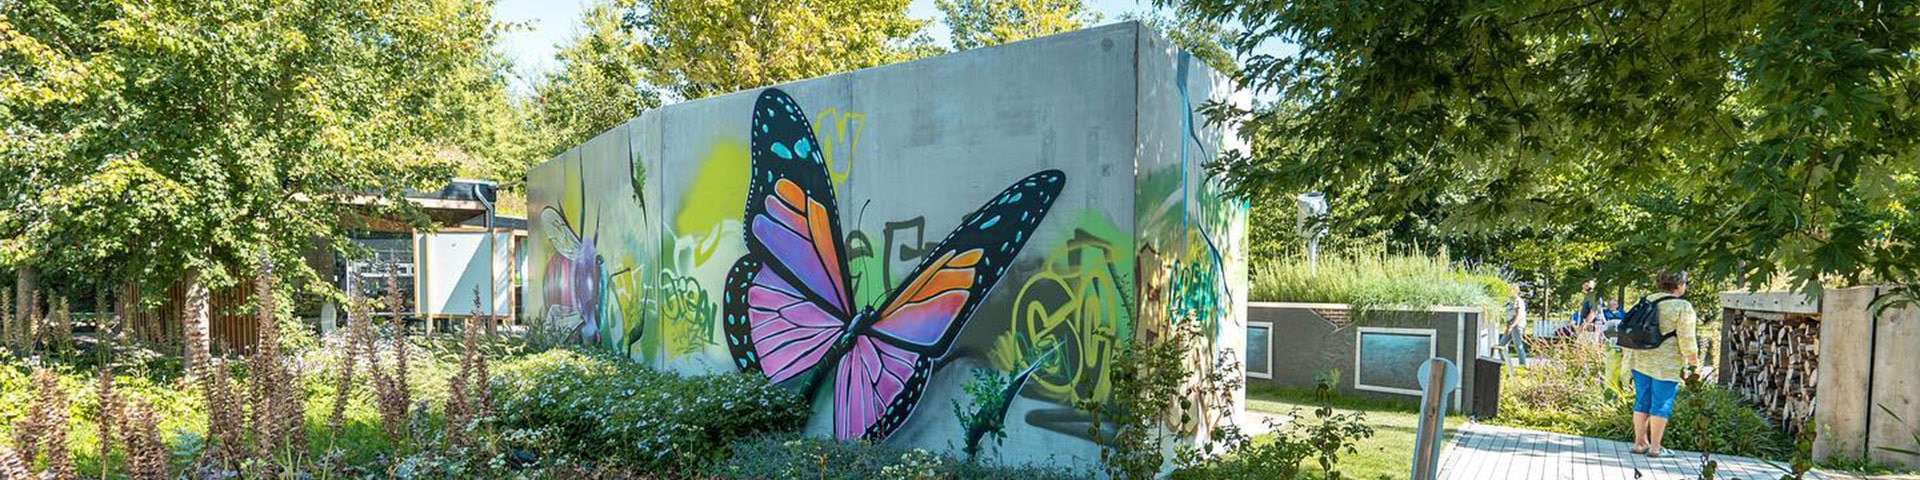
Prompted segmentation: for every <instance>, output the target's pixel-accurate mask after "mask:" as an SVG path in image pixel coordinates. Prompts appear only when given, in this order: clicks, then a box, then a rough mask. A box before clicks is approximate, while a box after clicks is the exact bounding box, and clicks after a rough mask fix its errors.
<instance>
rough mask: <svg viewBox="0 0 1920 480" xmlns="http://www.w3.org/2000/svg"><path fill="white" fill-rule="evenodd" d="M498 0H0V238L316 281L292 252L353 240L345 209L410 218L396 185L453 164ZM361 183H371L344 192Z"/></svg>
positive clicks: (95, 273) (89, 270) (201, 269)
mask: <svg viewBox="0 0 1920 480" xmlns="http://www.w3.org/2000/svg"><path fill="white" fill-rule="evenodd" d="M491 8H492V5H491V3H489V2H467V1H460V0H410V1H401V2H392V1H376V0H331V1H268V0H235V1H229V2H220V3H217V4H211V3H205V2H194V1H184V0H139V1H136V0H116V1H105V2H101V1H77V0H48V1H34V2H6V3H0V25H3V26H4V27H0V28H3V29H0V35H3V36H0V89H3V90H4V91H6V92H9V93H10V94H9V95H6V96H5V97H4V98H0V111H4V112H5V114H6V115H7V121H8V124H7V125H6V129H7V131H8V132H10V133H11V132H26V134H25V135H23V136H22V137H14V136H13V135H9V137H13V138H10V139H9V140H8V141H6V143H5V147H6V148H7V149H8V152H9V153H13V152H21V151H25V152H28V153H30V154H29V155H23V156H15V155H6V156H4V159H0V162H4V163H0V198H3V199H4V200H0V202H6V203H7V204H6V205H0V206H5V207H7V208H6V209H5V210H4V211H0V253H4V255H5V258H6V260H7V262H8V263H10V264H13V265H32V266H37V267H39V268H41V269H42V270H61V271H67V272H79V273H84V274H88V276H91V277H93V278H100V279H106V280H110V281H114V282H125V283H129V284H133V285H138V286H141V287H142V288H143V289H144V290H145V291H146V292H147V293H149V294H152V293H158V292H159V291H161V290H163V289H166V288H168V287H169V286H174V285H177V286H179V287H181V288H184V289H185V290H186V291H187V293H188V297H189V298H201V297H202V296H203V295H204V293H205V291H206V290H207V289H210V288H218V287H221V286H225V285H231V284H233V283H234V282H235V281H236V280H237V279H239V278H242V277H244V276H245V275H246V274H247V272H251V271H252V270H253V268H254V267H255V266H256V265H257V264H258V263H259V262H261V261H270V262H274V263H276V264H279V265H283V266H291V267H293V268H281V269H279V270H277V271H278V272H281V273H282V274H289V275H292V276H294V277H295V278H296V279H297V280H306V281H309V282H308V283H309V284H314V285H319V284H324V282H311V280H315V279H316V277H315V276H314V274H313V272H311V271H310V269H308V268H307V267H306V266H305V264H304V262H302V261H300V253H301V252H303V251H305V250H306V249H308V248H310V247H311V246H312V245H314V244H315V243H316V242H318V243H319V244H322V245H325V246H328V247H331V248H333V249H335V250H342V251H344V250H345V249H347V248H348V247H347V246H346V241H345V236H344V232H343V227H342V225H343V221H344V220H345V219H346V218H347V217H350V216H352V215H355V214H363V213H370V212H371V213H377V214H393V215H400V216H403V218H412V219H423V218H424V217H422V216H418V215H417V213H418V212H416V211H413V209H411V208H410V207H409V204H408V203H407V202H405V201H403V200H402V199H401V189H402V188H406V187H416V188H423V187H428V186H432V185H434V184H436V183H439V182H442V181H444V180H445V179H446V178H447V177H448V176H449V175H450V174H451V173H452V169H451V162H450V161H449V159H448V156H449V155H447V152H448V151H449V150H457V149H458V144H457V142H455V141H454V140H453V137H455V136H457V133H458V132H460V131H462V130H461V127H460V125H461V124H462V123H463V122H464V121H466V120H468V119H470V118H472V117H473V116H474V115H475V111H474V109H473V108H472V105H471V104H472V99H473V98H475V96H476V95H477V93H476V92H481V93H484V92H485V91H486V89H487V88H488V86H489V85H493V84H494V83H495V82H497V81H498V78H499V76H498V75H497V72H495V71H492V70H491V68H492V66H491V64H490V63H489V62H488V61H487V52H488V51H489V48H490V47H491V45H492V43H493V41H494V38H493V37H494V32H495V31H496V26H495V25H494V24H493V23H492V20H491ZM21 91H25V92H30V93H32V95H24V96H16V95H12V94H11V93H13V92H21ZM362 194H374V195H378V196H379V197H381V199H382V200H383V201H381V202H372V203H374V204H373V205H366V206H360V207H354V208H348V207H346V206H345V205H346V204H347V202H348V201H349V200H350V199H353V198H357V197H358V196H359V195H362ZM189 310H203V309H189ZM196 313H200V314H199V315H190V316H189V317H192V318H188V319H186V320H187V321H188V323H189V325H188V328H189V330H194V331H203V330H204V328H205V321H206V318H205V315H204V311H199V312H196ZM205 348H206V345H204V344H199V345H189V349H190V350H189V351H190V352H191V353H190V354H194V355H197V354H202V353H204V352H205Z"/></svg>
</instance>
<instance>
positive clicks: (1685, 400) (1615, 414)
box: [1582, 385, 1794, 460]
mask: <svg viewBox="0 0 1920 480" xmlns="http://www.w3.org/2000/svg"><path fill="white" fill-rule="evenodd" d="M1690 397H1691V398H1690ZM1702 416H1705V417H1706V421H1707V423H1706V425H1707V427H1706V428H1705V431H1706V432H1707V434H1708V435H1707V437H1708V439H1709V440H1710V441H1711V442H1712V445H1711V446H1712V448H1711V449H1710V450H1711V451H1712V453H1714V454H1715V455H1737V456H1742V457H1758V458H1766V459H1773V460H1784V459H1787V458H1788V456H1789V455H1791V454H1792V453H1793V450H1794V448H1793V439H1792V438H1789V437H1788V436H1787V434H1786V433H1785V432H1783V431H1781V430H1780V429H1779V428H1778V427H1776V426H1774V424H1773V422H1772V421H1770V420H1768V419H1767V418H1766V417H1763V416H1761V415H1760V412H1759V411H1758V410H1755V409H1754V408H1753V406H1752V405H1750V404H1748V403H1747V401H1746V399H1743V398H1740V395H1739V394H1737V393H1734V392H1733V391H1731V390H1727V389H1725V388H1721V387H1719V386H1717V385H1702V386H1701V387H1700V388H1693V389H1686V390H1682V391H1681V392H1680V401H1678V402H1675V403H1674V407H1673V418H1671V419H1668V421H1667V431H1666V435H1665V436H1663V437H1662V438H1661V442H1660V443H1662V444H1663V446H1665V447H1667V448H1672V449H1677V450H1684V451H1689V452H1697V451H1700V438H1699V437H1698V436H1697V435H1696V432H1695V429H1694V427H1693V425H1694V422H1695V421H1696V419H1698V418H1700V417H1702ZM1583 430H1584V431H1583V432H1582V433H1583V434H1585V435H1588V436H1593V437H1602V438H1609V439H1613V440H1619V441H1625V442H1631V441H1633V404H1632V402H1631V400H1628V401H1622V402H1617V403H1616V405H1615V407H1614V409H1613V411H1611V412H1610V413H1609V414H1608V415H1606V416H1604V417H1601V418H1600V419H1598V420H1597V421H1596V422H1595V424H1592V425H1588V426H1587V427H1586V428H1584V429H1583Z"/></svg>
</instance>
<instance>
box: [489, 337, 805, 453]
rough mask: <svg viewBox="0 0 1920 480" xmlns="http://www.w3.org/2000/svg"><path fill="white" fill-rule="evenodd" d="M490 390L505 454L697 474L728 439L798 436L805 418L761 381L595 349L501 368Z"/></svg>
mask: <svg viewBox="0 0 1920 480" xmlns="http://www.w3.org/2000/svg"><path fill="white" fill-rule="evenodd" d="M492 388H493V390H494V394H493V401H494V403H495V408H494V412H495V417H496V421H497V422H498V423H497V426H498V427H499V428H501V429H503V430H511V431H513V432H511V433H507V434H503V435H504V436H505V437H507V439H508V441H507V444H508V447H509V448H517V449H521V450H526V451H538V452H550V453H551V454H552V455H556V456H563V457H569V458H572V459H578V460H592V461H594V462H597V463H606V464H615V465H624V466H629V467H634V468H644V469H655V470H668V471H685V470H687V469H695V468H698V467H699V466H702V465H706V464H708V463H711V462H714V461H716V460H719V459H720V458H722V457H723V456H724V455H725V453H726V451H727V444H728V443H729V442H731V441H733V440H736V439H740V438H745V437H750V436H754V435H760V434H766V433H773V432H783V431H792V430H797V429H799V428H800V427H801V426H802V425H804V422H805V419H806V416H807V414H808V411H807V408H806V404H805V403H804V402H803V401H802V399H801V398H800V396H799V395H798V394H796V393H794V392H793V391H792V390H789V389H785V388H780V387H777V386H773V385H769V384H768V383H767V381H766V379H765V378H764V377H759V376H751V375H738V374H727V375H714V376H705V377H680V376H677V375H673V374H668V373H662V372H657V371H653V370H650V369H647V368H645V367H641V366H639V365H635V364H634V363H633V362H630V361H627V360H625V359H622V358H617V357H614V356H612V355H611V354H607V353H602V352H599V351H593V350H582V351H575V350H568V349H555V350H549V351H546V352H542V353H538V354H534V355H530V356H528V357H526V358H523V359H519V360H516V361H513V362H505V364H504V365H502V366H501V367H500V368H499V369H498V372H497V374H496V375H495V376H494V377H493V379H492Z"/></svg>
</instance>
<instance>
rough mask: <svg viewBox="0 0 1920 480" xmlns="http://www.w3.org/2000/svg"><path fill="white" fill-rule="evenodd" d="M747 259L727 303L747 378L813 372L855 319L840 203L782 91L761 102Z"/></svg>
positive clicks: (731, 334)
mask: <svg viewBox="0 0 1920 480" xmlns="http://www.w3.org/2000/svg"><path fill="white" fill-rule="evenodd" d="M751 137H752V139H753V141H752V144H753V145H752V155H753V173H752V177H751V178H749V179H748V180H747V181H748V184H749V185H748V188H747V205H746V240H747V254H746V255H745V256H742V257H741V258H740V260H739V261H738V262H735V263H734V266H733V269H732V270H731V271H729V272H728V273H727V284H726V288H725V294H724V296H723V297H722V299H721V303H722V313H723V314H724V317H725V318H724V319H723V322H722V329H723V330H724V331H725V333H726V337H727V348H728V350H729V351H730V352H732V354H733V359H734V364H735V365H736V366H738V367H740V369H741V370H743V371H757V372H761V373H763V374H766V375H767V377H768V378H770V379H772V380H773V381H774V382H776V383H778V382H783V381H786V380H789V379H792V378H794V377H796V376H799V375H800V374H802V373H805V372H807V371H809V370H811V369H812V368H813V367H814V366H815V365H818V364H819V363H820V362H821V360H822V359H824V358H825V357H826V356H827V354H828V351H829V350H832V347H833V344H834V341H835V340H837V339H838V338H839V337H840V336H841V334H843V333H845V332H846V329H847V325H848V319H850V318H852V315H851V314H850V312H851V311H852V309H851V308H850V305H849V303H850V300H849V298H848V295H849V294H850V293H849V292H851V291H852V289H851V288H850V284H849V283H848V281H849V279H848V278H847V275H846V271H847V263H846V259H845V258H844V257H842V256H841V252H844V251H846V246H845V245H843V243H842V240H841V239H840V214H839V206H838V204H837V203H835V202H834V198H833V184H832V182H831V181H830V180H829V179H828V176H827V167H826V161H825V160H824V159H823V158H822V157H821V155H820V152H819V151H818V148H817V146H818V145H819V143H818V142H817V141H815V140H814V136H813V126H812V124H811V123H809V122H808V120H807V115H806V112H805V111H804V110H801V109H800V105H799V104H798V103H795V102H794V101H793V99H792V98H790V97H788V96H787V94H786V93H785V92H782V91H780V90H779V89H772V88H770V89H767V90H766V91H764V92H761V94H760V98H759V99H758V100H757V101H755V102H754V106H753V125H752V134H751Z"/></svg>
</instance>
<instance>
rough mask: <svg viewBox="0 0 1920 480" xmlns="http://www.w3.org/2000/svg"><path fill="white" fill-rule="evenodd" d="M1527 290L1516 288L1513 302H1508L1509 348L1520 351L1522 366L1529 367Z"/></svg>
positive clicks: (1523, 287) (1524, 286)
mask: <svg viewBox="0 0 1920 480" xmlns="http://www.w3.org/2000/svg"><path fill="white" fill-rule="evenodd" d="M1526 333H1527V290H1526V285H1525V284H1521V285H1518V286H1516V287H1515V288H1514V295H1513V301H1511V302H1507V342H1506V343H1507V345H1506V346H1507V348H1510V349H1516V350H1519V351H1520V366H1523V367H1524V366H1526V365H1527V339H1526Z"/></svg>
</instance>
